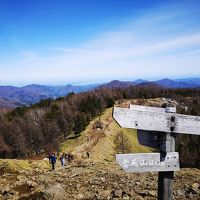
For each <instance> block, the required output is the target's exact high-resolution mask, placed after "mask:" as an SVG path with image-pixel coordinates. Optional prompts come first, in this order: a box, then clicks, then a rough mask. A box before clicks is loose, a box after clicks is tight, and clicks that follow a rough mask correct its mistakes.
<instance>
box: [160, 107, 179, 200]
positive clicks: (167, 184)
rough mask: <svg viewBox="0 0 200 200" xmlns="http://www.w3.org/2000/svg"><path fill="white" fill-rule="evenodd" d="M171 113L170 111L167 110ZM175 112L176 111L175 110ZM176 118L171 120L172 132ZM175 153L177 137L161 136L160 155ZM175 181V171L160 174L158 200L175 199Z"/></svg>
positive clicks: (171, 134) (164, 134)
mask: <svg viewBox="0 0 200 200" xmlns="http://www.w3.org/2000/svg"><path fill="white" fill-rule="evenodd" d="M166 112H170V109H169V110H168V109H166ZM173 112H174V110H173ZM174 121H175V118H173V117H172V118H171V123H172V124H171V131H173V129H174V127H173V123H174ZM174 151H175V135H174V133H172V132H171V133H163V134H160V153H161V154H166V153H168V152H174ZM173 179H174V171H169V172H159V173H158V200H172V199H173Z"/></svg>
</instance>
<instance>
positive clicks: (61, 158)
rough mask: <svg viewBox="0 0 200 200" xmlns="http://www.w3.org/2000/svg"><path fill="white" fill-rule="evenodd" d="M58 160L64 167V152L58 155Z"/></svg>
mask: <svg viewBox="0 0 200 200" xmlns="http://www.w3.org/2000/svg"><path fill="white" fill-rule="evenodd" d="M60 162H61V166H62V167H64V166H65V154H64V153H63V154H62V155H61V156H60Z"/></svg>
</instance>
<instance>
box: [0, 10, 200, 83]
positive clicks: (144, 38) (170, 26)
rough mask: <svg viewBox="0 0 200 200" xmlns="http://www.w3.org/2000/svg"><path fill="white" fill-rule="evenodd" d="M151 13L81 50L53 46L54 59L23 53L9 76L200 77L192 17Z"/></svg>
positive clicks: (199, 42)
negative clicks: (13, 72)
mask: <svg viewBox="0 0 200 200" xmlns="http://www.w3.org/2000/svg"><path fill="white" fill-rule="evenodd" d="M152 13H154V11H152V12H151V13H149V14H148V15H146V16H144V17H142V18H139V19H137V20H132V21H133V22H132V21H131V20H130V22H128V23H127V24H125V25H124V26H123V27H122V26H121V27H119V28H118V29H115V30H109V31H105V32H104V33H100V34H99V35H98V36H96V37H95V38H93V39H91V40H90V41H86V42H84V43H82V44H80V45H79V47H53V48H49V49H48V50H47V54H48V52H51V55H53V56H47V57H45V56H43V53H42V52H41V51H38V52H35V51H32V50H23V51H21V54H20V55H21V58H20V59H18V61H17V62H15V66H16V69H17V70H15V74H13V75H12V76H11V75H9V77H10V78H13V79H16V75H18V76H19V78H20V79H24V80H25V81H32V82H33V81H34V82H36V81H37V82H40V83H42V82H44V83H47V82H55V83H59V82H60V83H61V82H64V81H77V82H84V81H93V82H98V81H99V80H111V79H137V78H154V77H155V78H157V77H167V76H168V77H170V76H171V77H176V76H193V75H200V67H199V65H200V59H199V55H200V27H199V26H191V24H192V23H194V19H193V18H188V15H184V17H183V15H182V14H183V13H182V12H174V11H173V12H170V13H167V14H166V12H163V10H162V9H160V10H157V12H156V13H154V14H152ZM184 14H185V13H184ZM181 18H182V19H181ZM188 29H190V30H188ZM52 52H53V53H52ZM49 54H50V53H49ZM54 54H55V55H54ZM12 64H13V63H12V62H11V63H6V64H5V65H7V66H9V65H12ZM5 73H7V72H6V70H5ZM7 76H8V75H7ZM7 78H8V77H7ZM1 79H2V77H1ZM2 80H3V79H2ZM19 81H20V80H19Z"/></svg>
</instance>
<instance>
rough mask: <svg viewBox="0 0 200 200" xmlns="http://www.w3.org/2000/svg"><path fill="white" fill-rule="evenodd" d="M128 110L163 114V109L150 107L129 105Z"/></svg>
mask: <svg viewBox="0 0 200 200" xmlns="http://www.w3.org/2000/svg"><path fill="white" fill-rule="evenodd" d="M129 108H130V109H132V110H138V111H151V112H161V113H165V108H159V107H152V106H140V105H130V107H129Z"/></svg>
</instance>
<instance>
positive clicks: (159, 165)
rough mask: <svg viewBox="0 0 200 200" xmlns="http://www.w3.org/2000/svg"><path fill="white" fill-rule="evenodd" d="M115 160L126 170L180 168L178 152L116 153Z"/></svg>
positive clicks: (156, 170) (174, 169)
mask: <svg viewBox="0 0 200 200" xmlns="http://www.w3.org/2000/svg"><path fill="white" fill-rule="evenodd" d="M116 161H117V163H118V164H119V165H120V166H121V167H122V168H123V169H124V170H125V171H126V172H160V171H178V170H179V169H180V167H179V154H178V152H170V153H166V154H161V153H137V154H117V155H116Z"/></svg>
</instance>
